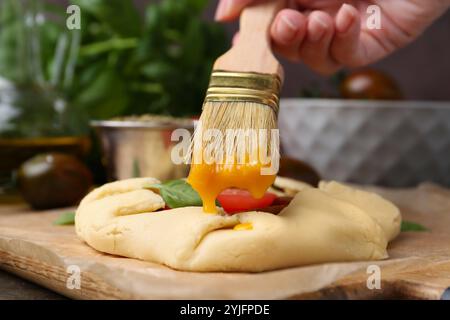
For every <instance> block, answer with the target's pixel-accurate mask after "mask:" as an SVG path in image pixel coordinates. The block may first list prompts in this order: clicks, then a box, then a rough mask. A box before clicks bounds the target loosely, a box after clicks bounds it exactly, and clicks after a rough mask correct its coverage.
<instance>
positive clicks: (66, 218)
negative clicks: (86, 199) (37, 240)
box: [53, 211, 75, 226]
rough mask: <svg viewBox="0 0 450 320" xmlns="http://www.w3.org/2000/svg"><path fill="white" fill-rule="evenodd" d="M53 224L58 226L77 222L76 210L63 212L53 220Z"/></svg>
mask: <svg viewBox="0 0 450 320" xmlns="http://www.w3.org/2000/svg"><path fill="white" fill-rule="evenodd" d="M53 224H54V225H56V226H67V225H72V224H75V212H73V211H69V212H64V213H61V215H60V216H59V217H58V218H57V219H56V220H55V221H53Z"/></svg>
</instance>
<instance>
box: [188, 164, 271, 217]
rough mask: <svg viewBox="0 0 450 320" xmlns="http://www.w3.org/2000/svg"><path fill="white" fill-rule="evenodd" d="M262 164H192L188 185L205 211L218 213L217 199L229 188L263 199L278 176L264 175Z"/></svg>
mask: <svg viewBox="0 0 450 320" xmlns="http://www.w3.org/2000/svg"><path fill="white" fill-rule="evenodd" d="M264 167H266V166H265V165H264V166H263V165H262V164H260V163H244V164H203V163H202V164H192V165H191V171H190V173H189V177H188V179H187V181H188V183H189V184H190V185H191V186H192V188H194V189H195V190H196V191H197V192H198V194H199V195H200V198H201V199H202V201H203V211H204V212H207V213H216V212H217V208H216V198H217V196H218V195H219V193H220V192H222V191H223V190H225V189H227V188H239V189H245V190H248V191H249V192H250V193H251V194H252V196H253V197H254V198H262V197H263V196H264V193H265V192H266V190H267V189H268V188H269V187H270V186H271V185H272V183H273V182H274V181H275V177H276V175H262V174H261V169H262V168H264Z"/></svg>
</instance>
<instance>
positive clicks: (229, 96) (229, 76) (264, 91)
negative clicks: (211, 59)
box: [205, 70, 281, 114]
mask: <svg viewBox="0 0 450 320" xmlns="http://www.w3.org/2000/svg"><path fill="white" fill-rule="evenodd" d="M280 90H281V79H280V78H279V77H278V75H275V74H261V73H253V72H229V71H220V70H215V71H213V73H212V74H211V79H210V82H209V88H208V91H207V92H206V98H205V102H210V101H221V102H226V101H229V102H233V101H236V102H237V101H239V102H256V103H261V104H264V105H267V106H269V107H271V108H272V110H273V111H274V112H275V114H278V109H279V96H280Z"/></svg>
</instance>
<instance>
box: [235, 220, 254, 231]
mask: <svg viewBox="0 0 450 320" xmlns="http://www.w3.org/2000/svg"><path fill="white" fill-rule="evenodd" d="M252 229H253V225H252V224H251V223H250V222H245V223H239V224H237V225H235V226H234V227H233V230H236V231H241V230H252Z"/></svg>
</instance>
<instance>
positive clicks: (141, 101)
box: [0, 0, 450, 209]
mask: <svg viewBox="0 0 450 320" xmlns="http://www.w3.org/2000/svg"><path fill="white" fill-rule="evenodd" d="M71 4H76V5H78V6H79V8H80V14H81V28H80V29H77V28H75V29H73V30H69V29H68V28H67V26H66V21H67V18H68V17H69V16H70V14H72V13H73V11H70V13H67V12H66V10H67V8H68V6H69V5H71ZM216 4H217V1H212V0H210V1H208V0H162V1H148V0H135V1H132V0H95V1H94V0H70V1H63V0H19V1H18V0H0V196H1V199H2V201H11V199H16V197H17V195H21V197H24V198H25V200H27V202H29V203H30V204H31V205H32V206H33V207H34V208H36V209H45V208H49V207H57V206H65V205H72V204H75V203H76V202H77V201H78V200H79V199H80V198H81V197H82V196H83V195H84V194H85V193H86V192H87V190H89V188H90V187H91V186H92V185H93V184H100V183H104V182H105V181H107V180H114V179H123V178H129V177H136V176H155V177H157V178H159V179H161V180H166V179H173V178H179V177H183V176H185V175H186V173H187V170H188V168H187V167H186V166H180V165H175V164H173V163H172V162H171V161H170V154H171V150H172V148H173V146H174V144H175V143H174V142H172V141H171V140H170V135H171V132H172V131H173V130H174V129H175V128H180V127H182V128H185V129H187V130H190V131H192V130H193V119H195V118H196V117H198V115H199V114H200V112H201V106H202V101H203V98H204V93H205V90H206V88H207V85H208V80H209V75H210V72H211V65H212V63H213V62H214V60H215V59H216V58H217V57H218V56H219V55H220V54H221V53H223V52H224V51H226V49H227V48H228V47H229V46H230V39H231V37H232V35H233V33H234V32H235V31H236V29H237V23H230V24H227V25H220V24H216V23H214V22H213V15H214V11H215V7H216ZM72 22H73V21H72ZM448 39H450V12H447V13H446V14H445V15H443V16H442V17H441V18H440V19H439V20H438V21H437V22H436V23H435V24H434V25H433V26H432V27H430V28H429V29H428V30H427V31H426V32H425V33H424V34H423V35H422V36H421V37H420V38H419V39H418V40H417V41H416V42H414V43H413V44H411V45H409V46H408V47H406V48H404V49H402V50H399V51H398V52H396V53H395V54H393V55H392V56H390V57H388V58H386V59H384V60H383V61H381V62H379V63H377V64H375V65H373V66H370V68H364V69H361V70H343V71H341V72H339V73H337V74H336V75H333V76H331V77H323V76H320V75H317V74H315V73H313V72H311V71H310V70H308V69H307V68H306V67H305V66H303V65H301V64H295V65H294V64H291V63H289V62H287V61H285V60H283V59H281V60H282V62H283V64H284V66H285V70H286V82H285V85H284V89H283V93H282V97H283V101H282V103H281V111H280V116H279V120H280V133H281V142H282V154H283V159H282V166H281V174H283V175H287V176H293V177H296V178H299V179H302V180H306V181H308V182H310V183H312V184H315V183H317V181H318V180H319V179H320V178H323V179H338V180H343V181H348V182H352V183H360V184H375V185H382V186H390V187H409V186H415V185H417V184H419V183H422V182H435V183H439V184H442V185H447V186H448V185H450V106H449V101H450V43H449V41H448ZM55 190H57V191H58V192H57V194H58V195H57V196H55ZM19 191H20V192H19ZM49 195H51V197H49ZM50 198H51V199H50ZM54 198H57V199H54Z"/></svg>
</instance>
